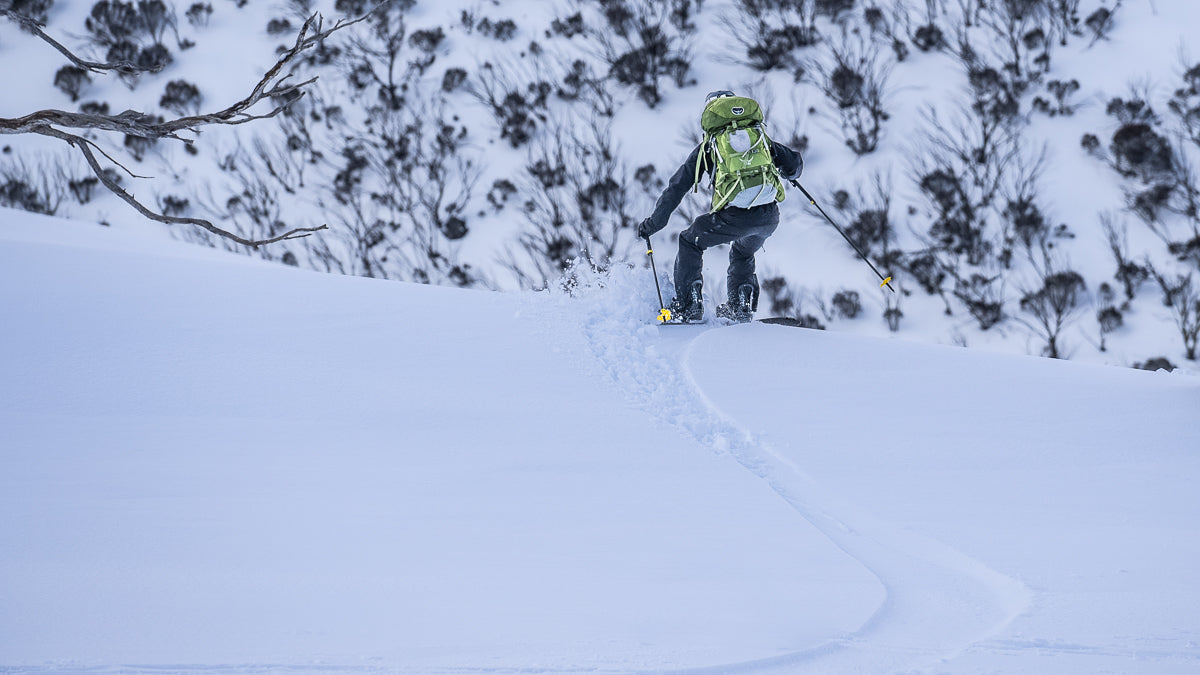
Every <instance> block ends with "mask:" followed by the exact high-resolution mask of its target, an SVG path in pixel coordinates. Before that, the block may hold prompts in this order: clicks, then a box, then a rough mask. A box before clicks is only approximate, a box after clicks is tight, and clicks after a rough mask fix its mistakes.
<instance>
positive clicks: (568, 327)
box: [531, 270, 1030, 673]
mask: <svg viewBox="0 0 1200 675" xmlns="http://www.w3.org/2000/svg"><path fill="white" fill-rule="evenodd" d="M578 271H579V270H576V272H577V273H578ZM630 271H631V272H632V270H630ZM574 282H575V284H574V285H573V287H572V288H571V289H570V292H569V293H567V294H561V293H560V294H554V295H555V296H557V297H555V298H554V299H555V300H558V302H551V303H549V305H551V306H547V304H544V303H537V304H538V305H539V306H538V307H537V308H536V310H535V311H536V312H537V313H539V314H541V313H543V312H547V311H548V310H549V312H548V316H557V317H564V316H567V317H574V320H562V319H560V320H557V321H554V320H551V321H546V322H543V324H542V325H544V326H545V325H548V324H550V323H554V324H556V327H555V329H554V333H555V335H553V336H552V337H553V338H556V339H555V342H556V343H557V344H563V343H564V342H565V341H566V340H567V339H570V340H571V341H572V342H575V343H576V346H577V347H582V348H583V349H584V350H585V352H586V353H590V354H591V355H592V357H593V359H594V361H593V362H592V363H591V364H588V365H589V367H590V368H591V369H594V370H595V372H596V373H597V374H598V375H601V376H603V377H605V378H606V379H609V380H611V382H612V383H613V384H614V385H615V386H616V387H617V388H618V389H619V390H620V392H621V394H622V395H623V396H624V397H625V398H626V400H628V401H629V402H630V403H631V404H633V405H634V406H636V407H638V408H641V409H643V410H646V411H647V412H648V413H649V414H651V415H653V416H654V417H656V418H658V419H660V420H662V421H663V422H665V423H667V424H669V425H670V426H672V427H674V428H675V429H677V430H678V431H680V432H682V433H685V434H687V435H688V436H691V437H692V438H694V439H695V440H696V441H697V442H698V443H699V444H700V445H702V446H704V447H706V448H709V449H711V450H712V451H713V452H715V453H717V454H719V455H729V456H730V457H732V458H733V459H734V460H735V461H737V462H738V463H739V464H740V465H742V466H743V467H744V468H746V469H747V470H749V471H751V472H752V473H753V474H754V475H756V476H758V477H759V478H761V479H763V480H764V481H765V482H766V483H767V484H768V486H770V487H771V489H772V490H773V491H775V492H776V493H777V494H778V495H780V497H782V498H783V499H784V500H785V501H786V502H787V503H788V504H789V505H790V506H791V507H792V508H793V509H794V510H795V511H796V512H797V513H798V514H799V515H800V516H801V517H802V518H804V519H805V520H807V521H808V522H809V523H811V524H812V525H813V526H814V527H816V528H817V529H818V531H820V532H822V533H823V534H824V535H825V536H826V537H827V538H829V540H830V541H831V543H832V544H833V545H835V546H836V547H837V548H839V549H840V550H842V551H843V552H845V553H846V554H847V555H848V556H849V557H850V558H852V559H854V560H856V561H858V562H859V563H860V564H861V565H863V567H864V568H865V569H866V570H868V571H869V572H870V573H871V574H872V575H873V576H874V577H875V578H876V579H877V580H878V581H879V583H880V584H881V586H882V587H883V589H884V591H885V600H884V602H883V603H882V605H881V606H880V607H879V608H877V610H876V612H875V613H874V614H873V615H872V616H871V617H870V618H869V619H868V620H867V621H866V622H865V623H864V624H863V625H862V626H861V627H860V628H859V629H858V630H857V631H855V632H853V633H850V634H847V635H846V636H844V637H843V638H841V639H838V640H834V641H831V642H829V643H826V644H822V645H817V646H815V647H812V648H809V649H805V650H801V651H797V652H794V653H790V654H785V655H780V656H776V657H771V658H768V659H764V660H760V661H751V662H744V663H734V664H720V665H715V666H713V667H711V668H698V669H687V670H681V671H678V672H689V673H705V672H726V673H728V672H771V671H779V672H797V670H798V669H799V670H810V671H812V672H833V671H840V672H845V671H850V670H856V671H862V672H894V671H896V670H898V669H910V668H914V667H921V666H930V665H934V664H936V663H944V662H945V661H946V660H948V659H951V658H953V657H954V656H955V655H957V654H960V653H962V652H963V651H964V650H966V649H967V648H969V647H971V646H972V645H974V644H977V643H978V642H980V641H983V640H986V639H988V638H991V637H994V636H995V635H996V634H997V633H998V632H999V631H1000V630H1002V629H1003V628H1004V627H1006V626H1007V625H1009V624H1010V623H1011V622H1012V621H1013V620H1014V619H1015V618H1016V617H1018V616H1020V615H1021V614H1022V613H1023V612H1024V611H1025V609H1026V607H1028V605H1029V602H1030V593H1029V591H1028V589H1026V588H1025V587H1024V586H1023V585H1022V584H1020V583H1019V582H1017V581H1015V580H1013V579H1010V578H1008V577H1005V576H1004V575H1002V574H1000V573H998V572H995V571H994V570H991V569H990V568H988V567H986V566H985V565H983V564H982V563H980V562H979V561H976V560H973V559H971V558H969V557H967V556H965V555H963V554H961V553H960V552H958V551H954V550H953V549H950V548H949V547H946V546H944V545H942V544H940V543H938V542H935V541H932V540H928V539H925V538H922V537H920V536H918V535H916V534H914V533H905V532H894V531H893V528H892V527H890V526H889V525H888V524H886V523H883V522H880V521H878V519H876V518H874V517H873V516H871V515H870V514H866V513H860V512H859V510H858V509H856V508H855V507H854V506H853V505H851V504H845V503H841V502H840V501H839V500H838V499H837V498H836V496H835V495H832V494H829V492H828V490H823V489H822V488H821V486H819V485H818V484H817V483H816V482H815V481H813V480H812V479H811V478H810V477H809V476H808V475H806V474H805V473H804V472H803V471H802V470H801V468H800V467H799V466H797V465H796V464H795V463H794V462H792V461H790V460H789V459H787V458H786V457H784V456H783V455H781V454H780V453H779V452H777V451H776V450H775V449H773V448H772V447H771V446H770V444H769V443H767V442H765V441H764V440H762V439H759V438H757V437H756V436H755V435H754V434H752V433H751V432H749V431H747V430H746V429H744V428H742V427H741V426H739V425H738V423H737V422H736V420H733V419H730V418H729V417H728V416H727V415H725V414H724V413H722V412H721V411H720V409H719V408H718V407H717V406H715V405H714V403H713V402H712V401H711V400H710V399H709V398H708V397H707V396H706V395H705V394H704V392H703V391H702V390H701V388H700V387H699V386H698V384H697V382H696V380H695V377H694V375H693V373H692V369H691V367H690V365H689V360H690V356H691V354H692V352H693V345H694V341H695V340H696V339H697V338H698V337H699V336H701V335H703V334H704V333H705V332H707V331H708V330H711V329H712V328H713V327H712V326H711V325H703V324H701V325H697V326H675V327H659V326H655V325H653V324H650V323H649V321H650V318H648V317H653V315H654V309H653V308H654V307H656V306H657V302H656V299H655V298H653V297H647V296H648V295H649V294H648V293H647V290H646V288H645V286H646V285H643V284H638V283H636V282H635V281H633V280H632V279H631V278H630V274H615V273H612V272H609V273H605V274H593V275H585V278H584V279H583V280H582V283H580V280H579V279H578V278H576V279H575V280H574ZM581 305H582V306H581ZM531 309H533V308H532V307H531ZM641 310H645V311H644V312H643V311H641ZM835 514H840V515H835ZM932 635H937V636H943V635H944V636H947V637H945V638H944V639H930V636H932ZM921 638H924V639H921Z"/></svg>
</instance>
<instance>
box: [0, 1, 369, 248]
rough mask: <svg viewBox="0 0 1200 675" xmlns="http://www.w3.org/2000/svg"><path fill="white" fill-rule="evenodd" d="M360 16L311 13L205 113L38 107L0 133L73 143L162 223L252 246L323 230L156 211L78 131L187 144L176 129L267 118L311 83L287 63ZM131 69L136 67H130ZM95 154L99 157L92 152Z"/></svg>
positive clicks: (110, 184) (100, 174)
mask: <svg viewBox="0 0 1200 675" xmlns="http://www.w3.org/2000/svg"><path fill="white" fill-rule="evenodd" d="M4 16H6V17H8V18H9V19H12V20H15V21H17V22H18V23H21V24H22V25H26V26H28V24H29V23H30V22H29V20H28V19H25V18H23V17H18V16H17V15H14V14H13V13H12V12H9V11H5V12H4ZM360 20H361V18H360V19H356V20H353V21H338V22H337V23H336V24H335V25H334V26H333V27H331V28H329V29H325V28H324V27H323V22H322V20H321V18H320V17H319V15H316V14H314V15H312V16H310V17H309V18H308V20H307V21H305V23H304V26H303V27H301V29H300V31H299V33H298V34H297V36H296V40H295V43H294V44H293V45H292V46H291V47H290V48H289V49H287V50H285V51H284V52H283V54H282V55H281V56H280V57H279V59H278V60H277V61H276V62H275V65H273V66H272V67H271V68H270V69H268V70H267V72H266V73H265V74H264V75H263V77H262V79H260V80H259V81H258V83H257V84H255V85H254V87H253V88H252V89H251V91H250V93H249V94H248V95H247V96H246V97H245V98H243V99H242V100H240V101H237V102H236V103H234V104H232V105H230V106H229V107H227V108H225V109H223V110H218V111H215V112H211V113H206V114H198V115H189V116H183V117H176V118H172V119H161V118H158V117H156V116H152V115H148V114H146V113H142V112H137V111H134V110H126V111H125V112H122V113H119V114H116V115H107V114H99V113H83V112H66V111H62V110H39V111H36V112H33V113H30V114H28V115H25V116H23V117H17V118H11V119H9V118H0V134H36V135H41V136H46V137H49V138H55V139H58V140H60V141H62V142H64V143H66V144H67V145H69V146H71V147H72V148H75V149H76V150H78V151H79V153H80V154H81V155H82V156H83V158H84V160H85V161H86V162H87V165H88V167H89V168H90V169H91V170H92V172H93V173H94V174H95V176H96V178H97V179H99V181H100V183H101V184H102V185H104V187H105V188H107V189H108V190H109V191H111V192H112V193H113V194H115V195H117V196H118V197H120V198H121V199H122V200H123V201H125V202H126V203H127V204H129V205H130V206H132V207H133V208H134V209H135V210H136V211H137V212H138V213H140V214H142V215H143V216H145V217H146V218H149V219H151V220H155V221H158V222H160V223H165V224H168V225H174V224H179V225H194V226H196V227H199V228H202V229H204V230H206V231H208V232H210V233H212V234H214V235H218V236H220V237H224V238H226V239H229V240H231V241H234V242H237V243H238V244H242V245H244V246H250V247H258V246H262V245H264V244H270V243H274V242H278V241H284V240H287V239H294V238H297V237H305V236H308V235H310V234H311V233H313V232H315V231H318V230H323V229H326V226H324V225H322V226H320V227H305V228H295V229H291V230H288V231H286V232H281V233H279V234H276V235H273V236H270V237H267V238H261V239H254V238H246V237H243V236H241V235H238V234H235V233H234V232H232V231H230V230H228V229H225V228H222V227H220V226H218V225H216V224H214V223H213V222H211V221H210V220H206V219H203V218H193V217H185V216H172V215H167V214H165V213H161V212H160V211H156V210H154V209H151V208H149V207H148V206H146V205H144V204H143V203H142V202H141V201H139V200H138V199H137V198H136V197H134V196H133V195H132V194H131V193H129V192H128V191H126V190H125V189H124V188H123V187H121V185H120V184H119V183H118V182H117V180H116V179H115V174H114V173H113V171H111V170H110V169H111V167H108V168H106V167H105V166H104V164H103V163H102V161H101V157H102V158H103V159H105V160H107V161H108V162H109V163H110V164H111V165H112V166H115V167H117V168H119V169H121V170H123V171H125V173H127V174H128V175H130V176H132V177H139V176H135V174H133V172H131V171H129V170H128V169H127V168H126V167H125V166H124V165H122V164H121V163H120V162H119V161H118V160H117V159H115V158H114V157H113V156H112V155H110V154H109V153H108V152H106V151H105V150H104V149H103V148H101V147H100V145H99V144H98V143H97V142H96V141H95V140H92V138H89V137H85V136H84V135H81V132H80V131H79V130H83V131H84V132H93V131H98V132H113V133H120V134H125V135H126V136H128V137H134V138H141V139H148V140H159V139H164V138H165V139H172V140H178V141H181V142H183V143H186V144H191V143H192V142H193V139H191V138H186V137H183V136H180V134H181V133H184V132H189V133H193V134H194V133H196V132H197V131H198V130H199V129H200V128H201V127H205V126H211V125H241V124H246V123H249V122H254V121H256V120H262V119H267V118H272V117H275V116H277V115H279V114H280V113H281V112H283V111H284V110H285V109H286V108H287V107H288V105H290V104H291V103H292V102H294V101H295V100H296V99H297V98H299V97H301V96H303V95H304V93H305V88H306V87H307V86H308V85H310V84H312V83H313V81H314V80H315V78H313V79H310V80H307V81H304V82H292V81H290V80H291V76H290V73H289V72H288V70H289V67H290V66H291V65H292V64H293V63H294V62H295V61H296V59H297V58H298V57H299V56H300V55H301V54H302V53H304V52H305V51H306V50H308V49H310V48H311V47H313V46H314V45H317V44H319V43H320V42H321V41H322V40H324V39H325V38H327V37H328V36H329V35H330V34H331V33H333V32H334V31H337V30H340V29H342V28H344V27H346V26H348V25H351V24H353V23H355V22H357V21H360ZM34 27H36V28H37V30H36V31H34V32H35V34H36V35H38V36H39V37H40V38H42V39H43V40H45V41H46V42H48V43H49V44H51V45H52V46H54V47H55V49H58V50H59V51H60V52H63V53H64V54H66V55H68V56H67V58H68V59H69V60H70V61H71V62H72V63H75V64H76V65H77V66H79V67H81V68H85V69H87V70H88V71H89V72H100V71H105V70H111V71H116V72H125V71H126V70H128V69H129V67H130V64H128V63H115V64H105V63H94V62H89V61H84V60H82V59H79V58H77V57H74V56H73V55H69V54H70V50H68V49H66V48H65V47H63V46H62V45H61V44H59V43H58V42H56V41H54V40H53V39H52V38H50V37H49V36H48V35H46V34H45V33H44V32H43V31H41V30H40V27H37V26H34ZM135 72H136V71H135ZM264 101H265V102H267V103H269V104H271V105H273V106H274V107H272V108H270V109H269V110H267V111H266V112H262V113H254V112H251V110H252V109H253V108H255V107H256V106H257V104H259V103H261V102H264ZM98 155H99V156H98Z"/></svg>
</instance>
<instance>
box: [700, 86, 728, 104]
mask: <svg viewBox="0 0 1200 675" xmlns="http://www.w3.org/2000/svg"><path fill="white" fill-rule="evenodd" d="M734 95H735V94H734V93H733V92H732V91H729V90H728V89H722V90H720V91H710V92H708V96H705V97H704V105H708V104H709V103H712V102H713V101H714V100H715V99H718V98H725V97H726V96H734Z"/></svg>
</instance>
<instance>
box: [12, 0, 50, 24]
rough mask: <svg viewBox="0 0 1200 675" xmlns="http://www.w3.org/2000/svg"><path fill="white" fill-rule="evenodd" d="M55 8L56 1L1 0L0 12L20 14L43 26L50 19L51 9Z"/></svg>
mask: <svg viewBox="0 0 1200 675" xmlns="http://www.w3.org/2000/svg"><path fill="white" fill-rule="evenodd" d="M53 6H54V0H0V10H8V11H10V12H13V13H14V14H20V15H21V16H24V17H27V18H30V19H33V20H34V21H36V22H37V23H40V24H43V25H45V23H46V20H47V19H49V18H50V8H51V7H53Z"/></svg>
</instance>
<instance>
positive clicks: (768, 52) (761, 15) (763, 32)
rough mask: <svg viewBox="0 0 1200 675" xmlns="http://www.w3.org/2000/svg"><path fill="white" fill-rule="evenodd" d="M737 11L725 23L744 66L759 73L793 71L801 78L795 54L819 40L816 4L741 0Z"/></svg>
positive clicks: (807, 0) (810, 1) (810, 0)
mask: <svg viewBox="0 0 1200 675" xmlns="http://www.w3.org/2000/svg"><path fill="white" fill-rule="evenodd" d="M735 11H736V14H735V15H733V16H730V17H727V18H726V20H725V22H724V23H725V24H726V25H728V26H729V27H730V32H731V36H732V37H733V39H734V41H735V42H736V43H737V44H738V46H739V47H740V48H741V50H742V51H743V55H742V58H741V62H742V63H745V64H746V65H747V66H749V67H751V68H753V69H755V70H760V71H769V70H789V71H793V72H795V73H796V74H797V78H798V77H799V72H800V71H801V68H800V63H799V61H798V60H797V59H796V57H795V54H794V52H795V51H796V50H797V49H800V48H803V47H808V46H811V45H814V44H816V43H817V40H818V33H817V25H816V19H817V11H816V4H815V2H814V0H741V2H738V3H737V4H736V5H735Z"/></svg>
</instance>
